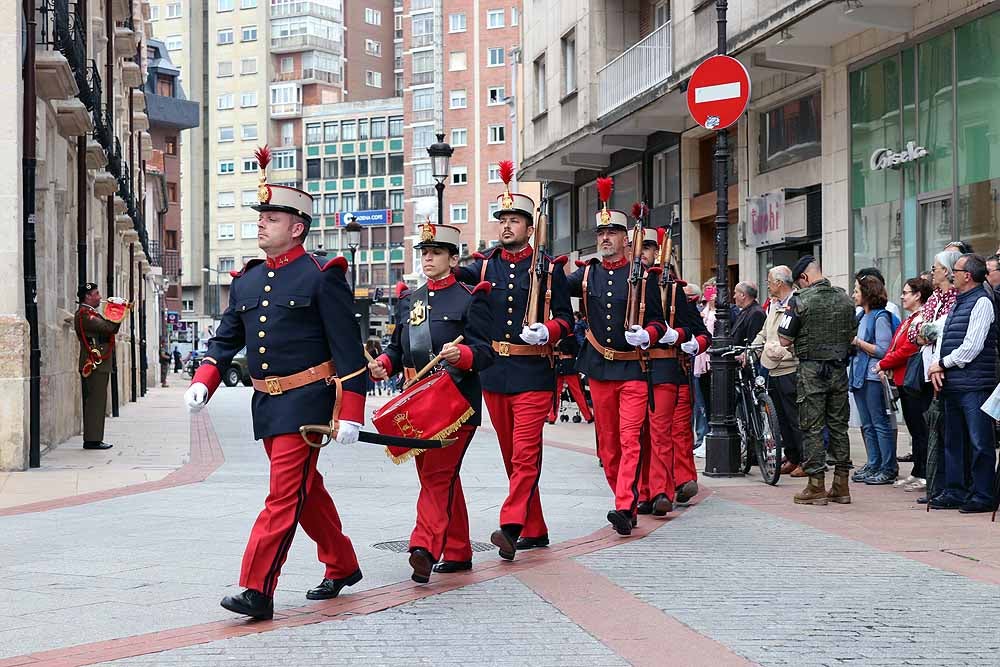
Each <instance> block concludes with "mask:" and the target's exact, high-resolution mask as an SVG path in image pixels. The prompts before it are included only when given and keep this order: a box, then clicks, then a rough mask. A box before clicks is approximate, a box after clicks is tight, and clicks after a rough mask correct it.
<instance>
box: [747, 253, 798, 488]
mask: <svg viewBox="0 0 1000 667" xmlns="http://www.w3.org/2000/svg"><path fill="white" fill-rule="evenodd" d="M793 291H794V290H793V288H792V270H791V269H789V268H788V267H787V266H783V265H782V266H776V267H774V268H773V269H771V270H770V271H768V272H767V294H768V296H769V297H770V306H768V310H767V318H766V319H765V320H764V326H763V328H761V330H760V331H759V332H757V336H756V337H755V338H754V339H753V343H752V344H753V345H763V346H764V350H763V352H762V353H761V355H760V363H761V365H762V366H763V367H764V368H766V369H768V371H769V375H768V386H767V392H768V394H770V395H771V399H772V400H773V401H774V408H775V409H776V410H777V411H778V423H779V424H781V443H782V446H783V447H784V450H785V460H784V461H782V463H781V472H782V474H785V475H787V474H791V476H792V477H805V476H806V474H805V473H804V472H803V471H802V467H801V466H800V465H799V464H800V463H802V429H801V428H799V408H798V406H797V405H796V403H795V400H796V389H795V383H796V382H797V381H798V370H799V360H798V357H796V356H795V346H794V345H789V346H788V347H785V346H783V345H782V344H781V341H780V340H778V325H779V323H780V322H781V318H782V317H783V316H784V315H785V312H786V310H787V308H788V300H789V299H790V298H791V296H792V292H793Z"/></svg>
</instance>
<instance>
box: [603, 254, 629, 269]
mask: <svg viewBox="0 0 1000 667" xmlns="http://www.w3.org/2000/svg"><path fill="white" fill-rule="evenodd" d="M601 266H603V267H604V268H605V269H608V270H609V271H610V270H612V269H620V268H622V267H623V266H628V257H622V258H621V259H616V260H615V261H613V262H609V261H607V260H603V259H602V260H601Z"/></svg>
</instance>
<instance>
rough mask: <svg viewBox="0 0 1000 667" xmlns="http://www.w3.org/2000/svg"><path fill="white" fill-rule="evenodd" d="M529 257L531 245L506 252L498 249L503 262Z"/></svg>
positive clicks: (518, 260) (514, 261)
mask: <svg viewBox="0 0 1000 667" xmlns="http://www.w3.org/2000/svg"><path fill="white" fill-rule="evenodd" d="M529 257H531V246H530V245H526V246H524V247H523V248H521V249H520V250H518V251H517V252H507V251H506V250H503V249H501V250H500V259H502V260H503V261H505V262H513V263H515V264H516V263H517V262H520V261H521V260H522V259H527V258H529Z"/></svg>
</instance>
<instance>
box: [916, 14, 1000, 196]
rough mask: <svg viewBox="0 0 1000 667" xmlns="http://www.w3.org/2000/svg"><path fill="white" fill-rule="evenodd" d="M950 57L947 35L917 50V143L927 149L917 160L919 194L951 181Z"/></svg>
mask: <svg viewBox="0 0 1000 667" xmlns="http://www.w3.org/2000/svg"><path fill="white" fill-rule="evenodd" d="M952 54H953V52H952V34H951V32H946V33H944V34H943V35H939V36H937V37H935V38H934V39H931V40H928V41H926V42H924V43H923V44H921V45H920V46H918V47H917V90H918V91H919V95H920V97H919V99H918V101H917V105H918V117H919V119H920V127H919V135H920V138H919V141H918V143H919V145H920V146H923V147H924V148H925V149H927V155H926V156H925V157H923V158H921V160H920V178H919V180H918V183H919V188H920V192H935V191H937V190H943V189H947V188H951V187H952V185H953V181H954V171H953V168H952V165H953V162H952V160H953V158H954V153H953V150H954V142H953V141H952V130H953V129H954V128H953V125H952V123H953V120H954V112H955V109H954V106H953V104H952V92H953V90H952V77H951V71H952ZM994 57H995V54H994ZM994 113H996V111H995V110H994ZM904 141H905V137H904Z"/></svg>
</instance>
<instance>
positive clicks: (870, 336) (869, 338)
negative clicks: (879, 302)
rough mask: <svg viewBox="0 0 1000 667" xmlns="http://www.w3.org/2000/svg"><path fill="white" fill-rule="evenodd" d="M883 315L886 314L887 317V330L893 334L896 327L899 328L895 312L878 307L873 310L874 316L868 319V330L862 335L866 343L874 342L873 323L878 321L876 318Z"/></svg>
mask: <svg viewBox="0 0 1000 667" xmlns="http://www.w3.org/2000/svg"><path fill="white" fill-rule="evenodd" d="M883 315H887V316H888V317H889V330H890V332H891V333H892V335H893V336H895V335H896V329H898V328H899V318H898V317H896V314H895V313H893V312H892V311H890V310H886V309H885V308H879V309H878V310H876V311H875V316H874V317H872V318H871V320H869V321H868V330H867V331H866V332H865V337H864V341H865V342H866V343H874V342H875V325H876V324H877V323H878V318H880V317H882V316H883Z"/></svg>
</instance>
